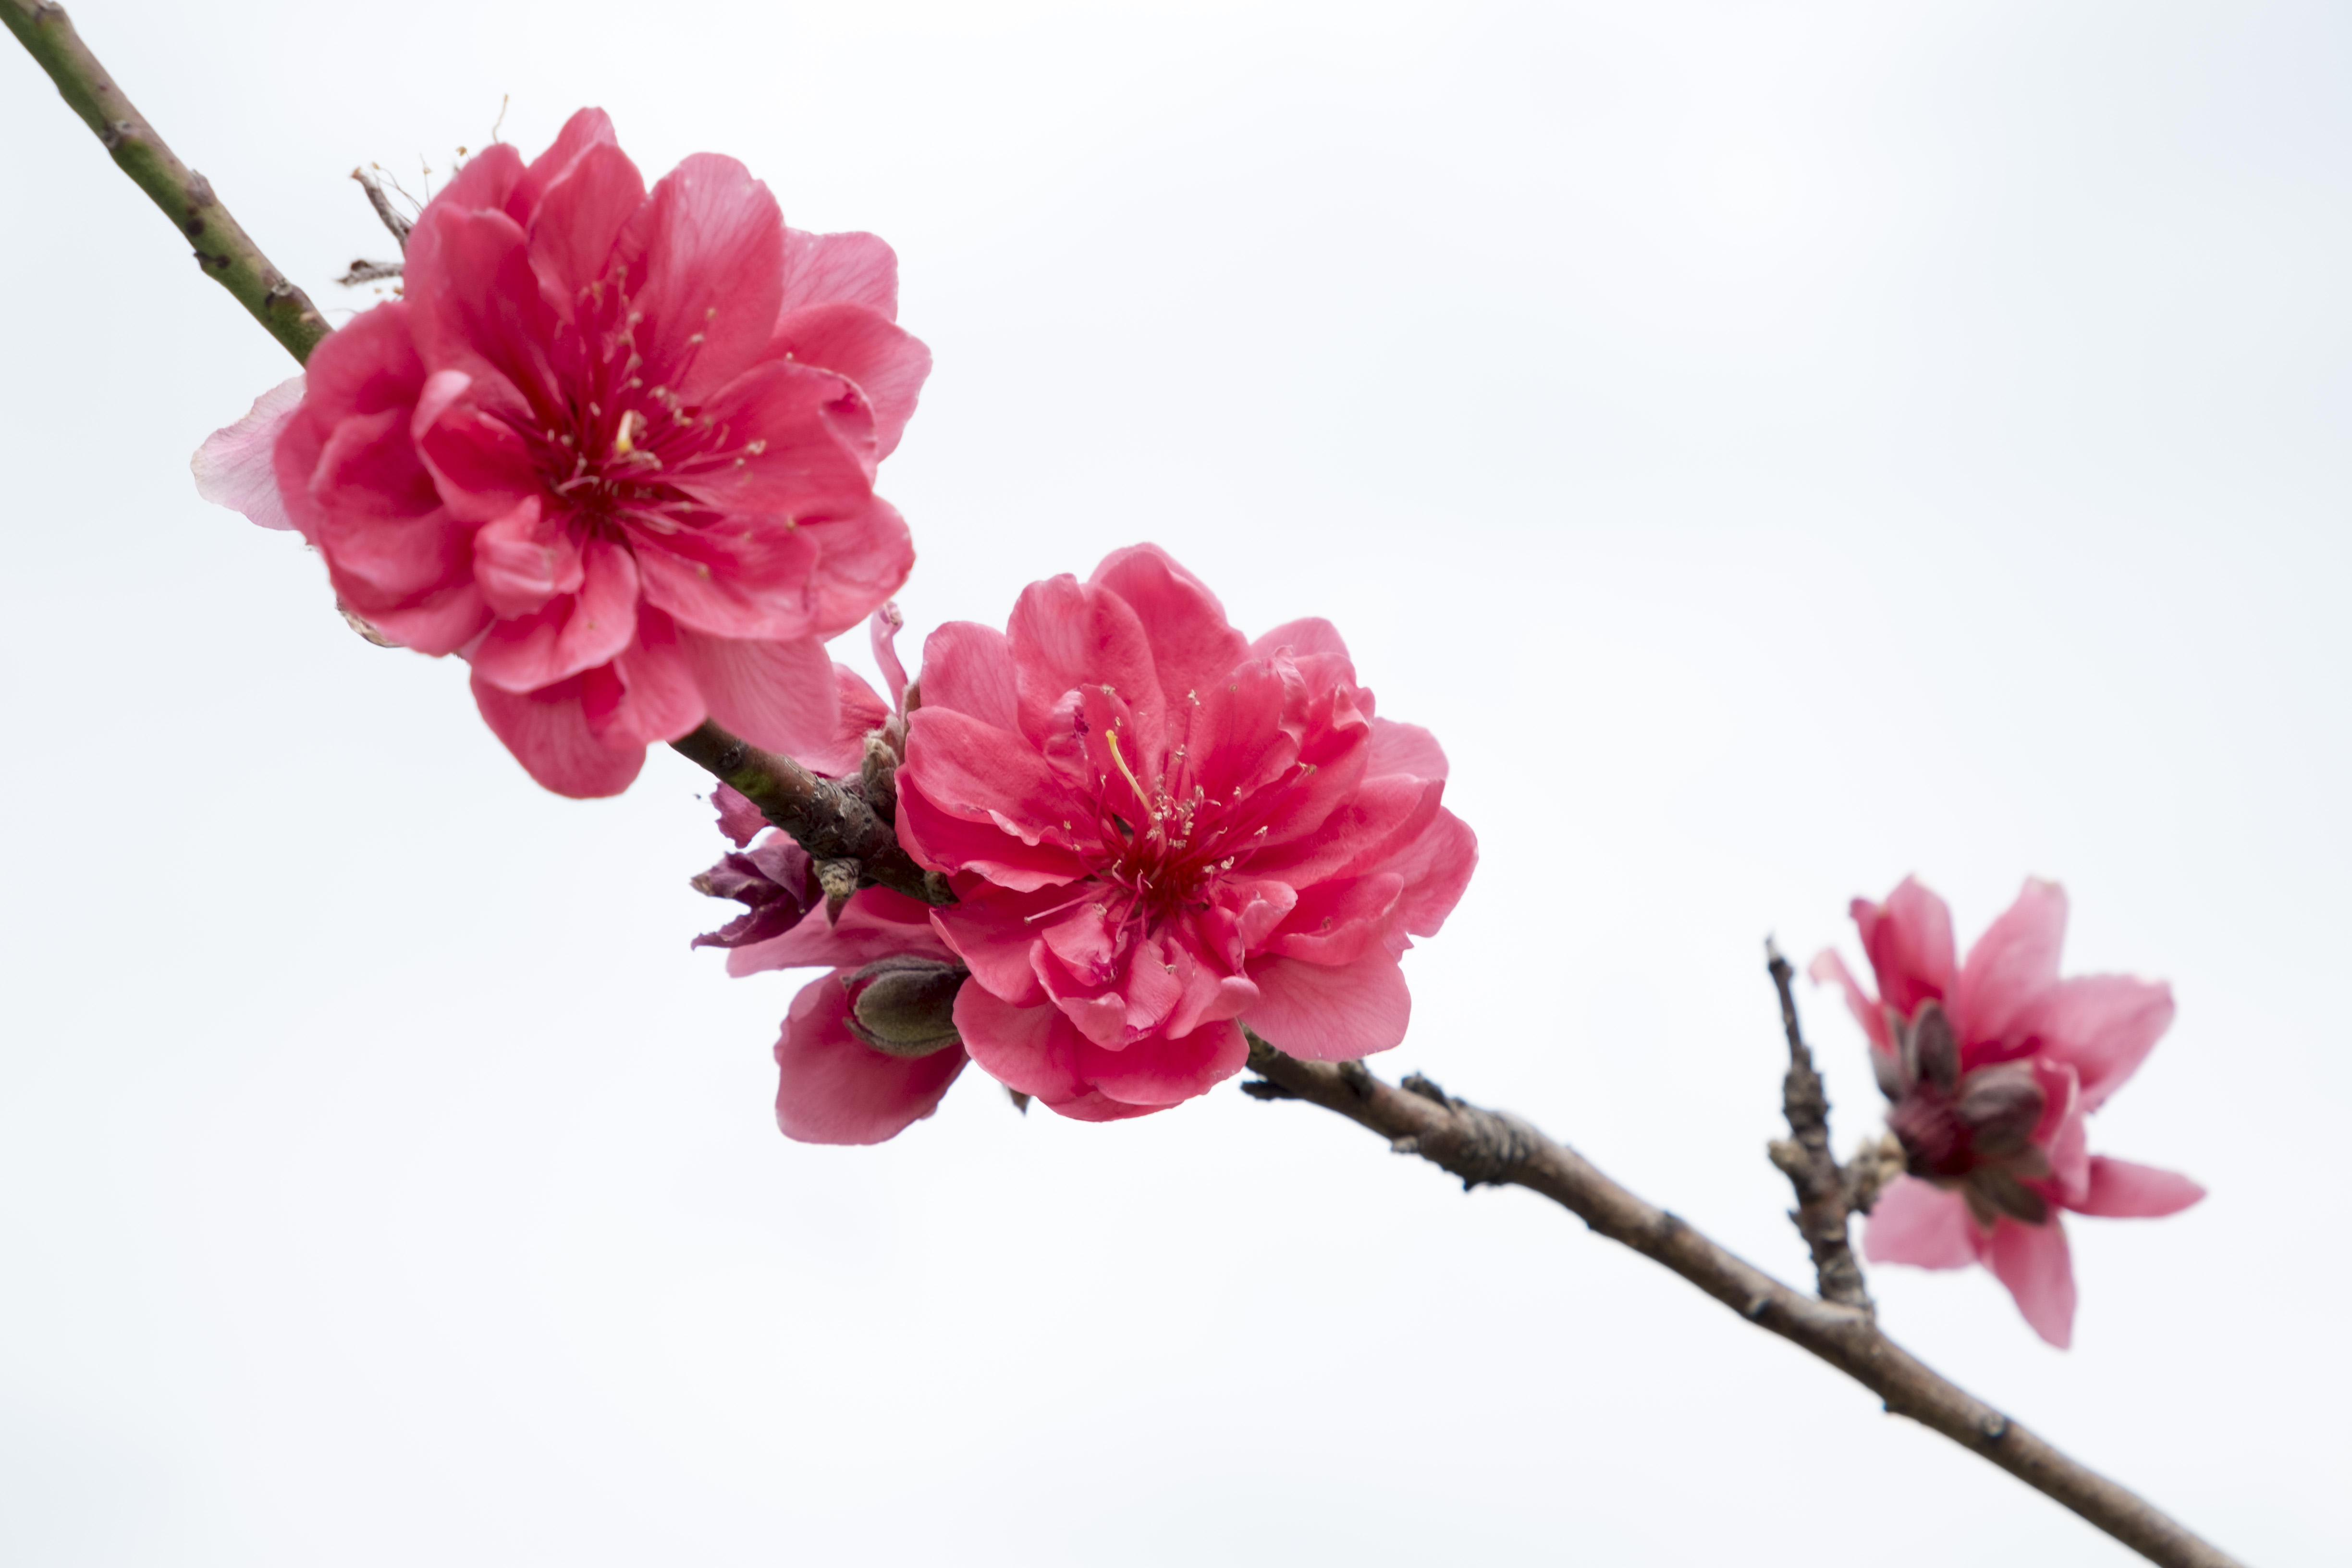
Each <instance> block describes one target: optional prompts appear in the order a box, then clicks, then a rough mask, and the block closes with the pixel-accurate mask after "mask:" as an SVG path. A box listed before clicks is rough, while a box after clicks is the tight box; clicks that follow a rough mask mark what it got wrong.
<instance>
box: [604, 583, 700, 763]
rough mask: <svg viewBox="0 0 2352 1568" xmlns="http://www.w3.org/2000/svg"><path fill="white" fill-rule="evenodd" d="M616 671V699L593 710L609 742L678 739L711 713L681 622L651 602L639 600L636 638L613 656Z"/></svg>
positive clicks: (645, 743) (613, 696) (613, 695)
mask: <svg viewBox="0 0 2352 1568" xmlns="http://www.w3.org/2000/svg"><path fill="white" fill-rule="evenodd" d="M590 673H592V674H593V671H592V672H590ZM611 673H612V676H613V686H614V689H613V691H612V693H611V700H609V701H600V702H598V703H596V704H594V705H592V707H591V709H590V711H589V715H588V721H589V723H590V725H591V726H592V727H593V729H594V730H595V731H596V732H597V734H598V735H599V736H601V737H602V738H603V739H604V742H605V744H607V745H612V746H621V745H635V746H649V745H652V744H654V743H655V742H659V741H675V740H677V738H678V737H679V736H680V735H683V734H685V733H686V732H687V731H689V730H691V729H693V728H694V727H695V726H696V725H698V724H699V723H701V722H702V721H703V720H704V719H706V718H708V717H709V707H708V706H707V705H706V704H705V703H704V701H703V700H702V691H701V689H700V687H699V686H698V685H697V683H696V681H695V676H694V662H693V660H692V659H690V658H688V656H687V652H686V649H685V648H684V647H680V646H679V641H678V633H677V623H676V622H674V621H672V620H671V619H670V618H669V617H668V616H665V615H663V614H662V613H661V612H660V611H659V610H656V609H655V608H654V607H653V606H652V605H638V606H637V637H636V640H635V642H633V643H631V644H630V645H629V646H628V647H625V648H623V649H622V650H621V652H620V654H619V656H618V657H617V658H614V660H613V663H612V666H611Z"/></svg>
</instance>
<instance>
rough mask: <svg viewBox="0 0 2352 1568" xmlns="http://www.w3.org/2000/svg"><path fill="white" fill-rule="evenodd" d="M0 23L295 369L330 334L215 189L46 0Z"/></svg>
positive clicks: (9, 8) (4, 9)
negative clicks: (166, 140)
mask: <svg viewBox="0 0 2352 1568" xmlns="http://www.w3.org/2000/svg"><path fill="white" fill-rule="evenodd" d="M0 23H5V24H6V26H7V28H8V31H9V32H11V33H13V34H15V35H16V41H17V42H18V43H21V44H23V45H24V46H25V48H26V52H27V53H29V54H30V55H31V56H32V57H33V58H35V59H36V60H37V61H39V62H40V66H41V68H42V69H43V70H45V71H47V72H48V73H49V79H50V80H51V81H53V82H55V83H57V86H58V92H59V94H61V95H62V96H63V97H64V99H65V100H66V103H67V105H68V107H70V108H71V109H72V110H73V111H74V112H75V113H76V114H79V115H80V116H81V118H82V122H83V123H84V124H86V125H88V126H89V128H90V130H91V131H92V132H95V133H96V134H97V137H98V139H99V141H100V143H102V144H103V145H104V146H105V148H106V150H107V152H108V153H111V154H112V155H113V157H114V162H115V163H116V164H117V165H118V166H119V167H120V168H121V170H122V172H123V173H124V174H128V175H130V176H131V181H132V183H133V184H136V185H138V187H139V188H140V189H141V190H142V191H144V192H146V193H147V195H148V197H149V199H150V200H152V201H153V202H154V204H155V205H157V206H159V207H161V208H163V216H166V217H168V218H170V219H171V220H172V222H173V226H176V227H177V228H178V229H179V231H180V232H181V233H182V234H183V235H184V236H185V237H187V239H188V241H189V243H190V244H192V245H193V246H194V247H195V255H196V262H197V264H198V265H199V266H201V267H202V268H204V269H205V276H206V277H208V278H210V279H213V280H214V281H215V282H216V283H218V284H219V285H220V286H221V287H222V288H224V289H227V290H228V291H229V292H230V293H231V294H233V295H235V296H236V300H237V303H239V304H240V305H243V306H244V307H245V308H246V309H247V310H250V311H252V312H253V319H254V320H255V321H259V322H260V323H261V324H262V325H263V326H264V327H265V328H267V329H268V331H269V335H270V336H271V337H273V338H276V339H277V340H278V342H279V343H281V344H282V345H284V347H285V349H286V352H287V353H290V354H292V355H293V356H294V358H295V361H296V362H297V363H301V362H304V361H307V360H308V359H309V358H310V351H311V350H312V349H314V348H316V347H317V346H318V345H319V342H320V339H322V338H324V337H325V336H326V335H327V333H328V332H329V331H331V328H330V327H329V326H328V325H327V323H326V321H324V320H322V319H321V318H320V315H319V312H318V310H317V309H316V308H315V307H313V306H312V305H311V303H310V300H309V298H308V297H306V296H305V295H304V294H303V292H302V290H301V289H297V288H296V287H294V285H293V284H291V283H289V282H288V281H287V280H286V277H285V274H283V273H281V272H279V271H278V268H275V267H273V266H271V265H270V264H269V258H268V257H266V256H264V255H262V254H261V247H259V246H257V245H256V244H254V243H253V239H252V237H250V236H249V235H247V233H246V232H245V230H244V229H242V228H240V227H238V226H237V222H236V219H235V218H233V217H231V216H229V215H228V209H227V208H226V207H225V206H223V205H221V204H220V199H219V198H218V197H217V196H215V195H213V188H212V184H211V183H210V182H209V181H207V180H206V179H205V177H204V176H203V175H202V174H195V173H193V172H191V171H190V170H189V168H188V167H187V165H186V164H184V163H181V162H180V160H179V159H178V158H177V157H175V156H173V153H172V150H171V148H169V147H167V146H165V145H164V144H163V138H162V137H161V136H158V135H157V134H156V133H155V128H154V127H153V126H152V125H150V124H148V123H147V120H146V117H145V116H144V115H142V114H141V113H140V112H139V111H138V110H136V109H133V108H132V107H131V100H129V99H128V98H126V97H124V96H123V93H122V89H121V88H119V87H117V86H115V85H114V79H113V78H112V77H110V76H109V75H107V74H106V68H105V67H104V66H102V65H100V64H99V63H98V59H97V57H96V56H94V55H92V54H91V53H90V52H89V48H88V47H87V46H85V45H84V44H83V43H82V41H81V37H80V36H79V34H77V33H76V32H75V31H74V27H73V23H72V22H70V21H68V19H67V17H66V13H65V7H63V6H62V5H52V4H50V3H49V0H0Z"/></svg>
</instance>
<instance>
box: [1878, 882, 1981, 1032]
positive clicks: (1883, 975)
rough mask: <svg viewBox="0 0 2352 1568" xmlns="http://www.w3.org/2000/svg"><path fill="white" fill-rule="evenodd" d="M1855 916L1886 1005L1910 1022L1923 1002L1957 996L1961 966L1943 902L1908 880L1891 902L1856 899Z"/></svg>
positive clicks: (1898, 889)
mask: <svg viewBox="0 0 2352 1568" xmlns="http://www.w3.org/2000/svg"><path fill="white" fill-rule="evenodd" d="M1852 912H1853V923H1854V924H1855V925H1856V926H1857V927H1859V928H1860V929H1861V931H1862V948H1863V952H1865V953H1867V954H1868V955H1869V957H1870V966H1871V968H1872V969H1873V970H1874V971H1876V972H1877V974H1878V997H1879V1000H1880V1001H1882V1002H1884V1003H1885V1004H1886V1005H1888V1006H1890V1007H1892V1008H1894V1009H1895V1012H1896V1013H1897V1014H1898V1015H1900V1016H1903V1017H1906V1018H1908V1017H1909V1016H1912V1015H1913V1014H1914V1013H1916V1012H1917V1011H1918V1010H1919V1004H1920V1003H1922V1002H1925V1001H1927V1000H1928V999H1929V998H1930V997H1935V998H1942V997H1945V996H1948V995H1950V994H1951V992H1952V980H1953V975H1954V973H1955V971H1956V969H1957V968H1958V963H1957V961H1956V960H1955V959H1954V957H1953V954H1954V952H1955V951H1956V950H1955V948H1954V946H1953V943H1952V911H1951V910H1949V909H1948V908H1947V907H1946V905H1945V903H1944V900H1941V899H1939V898H1937V896H1936V895H1935V894H1933V893H1931V892H1929V891H1928V890H1927V889H1925V888H1923V887H1921V886H1920V885H1919V883H1918V881H1917V879H1915V878H1911V877H1906V878H1904V879H1903V882H1902V885H1901V886H1899V887H1897V888H1896V889H1895V891H1893V892H1892V893H1889V894H1888V895H1887V897H1886V901H1885V903H1883V904H1874V903H1872V902H1870V900H1867V899H1856V900H1854V901H1853V910H1852Z"/></svg>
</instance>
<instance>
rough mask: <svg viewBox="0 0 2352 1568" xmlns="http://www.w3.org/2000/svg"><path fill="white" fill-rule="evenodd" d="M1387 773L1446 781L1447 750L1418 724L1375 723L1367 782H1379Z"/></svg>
mask: <svg viewBox="0 0 2352 1568" xmlns="http://www.w3.org/2000/svg"><path fill="white" fill-rule="evenodd" d="M1387 773H1410V774H1411V775H1412V776H1413V777H1414V778H1421V779H1442V778H1444V776H1445V749H1444V747H1443V746H1440V745H1439V744H1438V743H1437V737H1436V736H1434V735H1433V734H1431V733H1430V732H1429V731H1426V730H1424V729H1423V728H1422V727H1421V726H1420V725H1418V724H1400V723H1398V722H1397V721H1395V720H1393V719H1375V720H1373V721H1372V755H1371V760H1370V762H1368V763H1365V764H1364V775H1365V776H1366V777H1367V778H1379V777H1381V776H1382V775H1383V774H1387Z"/></svg>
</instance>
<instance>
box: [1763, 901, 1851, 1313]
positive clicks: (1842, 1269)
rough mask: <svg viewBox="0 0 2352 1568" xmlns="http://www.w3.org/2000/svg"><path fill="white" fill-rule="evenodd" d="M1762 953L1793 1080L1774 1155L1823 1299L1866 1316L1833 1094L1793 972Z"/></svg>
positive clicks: (1787, 1084)
mask: <svg viewBox="0 0 2352 1568" xmlns="http://www.w3.org/2000/svg"><path fill="white" fill-rule="evenodd" d="M1764 952H1765V956H1766V961H1767V962H1766V964H1765V967H1766V969H1767V970H1768V971H1769V973H1771V976H1772V985H1773V988H1774V989H1775V990H1777V991H1778V992H1779V993H1780V1026H1781V1028H1782V1030H1783V1031H1785V1032H1786V1033H1787V1035H1788V1037H1789V1074H1788V1077H1787V1078H1786V1079H1783V1080H1782V1081H1781V1087H1780V1106H1781V1111H1782V1113H1783V1114H1784V1115H1786V1116H1787V1117H1788V1119H1789V1136H1788V1137H1786V1138H1775V1139H1773V1140H1772V1142H1771V1143H1770V1145H1769V1153H1770V1154H1771V1156H1772V1163H1773V1164H1774V1165H1776V1166H1778V1167H1779V1168H1780V1173H1781V1174H1782V1175H1784V1176H1786V1177H1788V1178H1789V1184H1790V1186H1791V1187H1794V1188H1795V1189H1796V1192H1797V1206H1796V1207H1795V1208H1794V1209H1792V1210H1790V1214H1789V1218H1790V1220H1791V1221H1793V1222H1794V1223H1795V1225H1796V1226H1797V1234H1798V1235H1800V1236H1801V1237H1804V1238H1805V1245H1806V1246H1807V1247H1810V1248H1811V1251H1812V1254H1813V1274H1814V1277H1815V1279H1817V1280H1818V1281H1819V1289H1820V1290H1821V1293H1822V1300H1824V1301H1835V1302H1837V1303H1838V1304H1840V1305H1841V1306H1846V1307H1853V1308H1857V1309H1859V1310H1862V1311H1864V1312H1868V1311H1869V1310H1871V1305H1870V1290H1869V1289H1868V1288H1867V1287H1866V1286H1864V1284H1863V1282H1862V1265H1861V1264H1859V1263H1857V1262H1855V1261H1854V1257H1853V1242H1851V1241H1850V1240H1848V1239H1847V1237H1846V1193H1847V1185H1848V1184H1847V1180H1846V1173H1845V1172H1844V1170H1843V1169H1842V1168H1841V1167H1840V1166H1839V1164H1838V1163H1837V1159H1836V1156H1834V1155H1832V1153H1831V1152H1830V1101H1829V1095H1828V1093H1827V1091H1826V1090H1824V1089H1822V1075H1821V1074H1820V1073H1818V1072H1816V1071H1815V1070H1814V1069H1813V1053H1812V1052H1811V1051H1810V1050H1808V1049H1806V1048H1805V1037H1804V1033H1803V1031H1802V1030H1801V1029H1800V1028H1799V1027H1798V1026H1797V998H1796V996H1795V994H1793V993H1792V992H1791V991H1790V982H1791V981H1792V980H1793V979H1794V978H1795V976H1796V971H1794V970H1793V969H1791V968H1790V967H1789V961H1788V960H1787V959H1785V958H1783V957H1781V956H1780V949H1779V948H1778V947H1776V946H1774V945H1773V944H1772V943H1771V942H1766V943H1765V944H1764Z"/></svg>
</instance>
